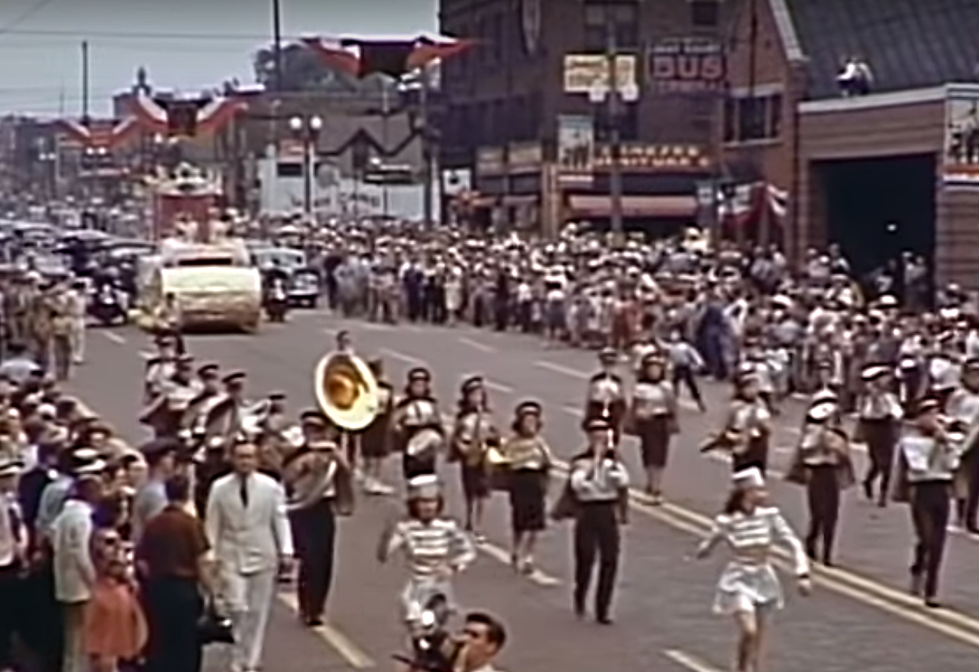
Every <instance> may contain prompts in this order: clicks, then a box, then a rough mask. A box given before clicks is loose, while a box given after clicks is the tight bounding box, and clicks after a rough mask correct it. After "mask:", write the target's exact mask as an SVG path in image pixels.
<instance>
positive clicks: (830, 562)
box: [823, 555, 834, 567]
mask: <svg viewBox="0 0 979 672" xmlns="http://www.w3.org/2000/svg"><path fill="white" fill-rule="evenodd" d="M833 564H834V563H833V558H831V557H830V556H828V555H824V556H823V567H832V566H833Z"/></svg>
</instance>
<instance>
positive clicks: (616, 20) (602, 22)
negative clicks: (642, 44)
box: [584, 0, 639, 51]
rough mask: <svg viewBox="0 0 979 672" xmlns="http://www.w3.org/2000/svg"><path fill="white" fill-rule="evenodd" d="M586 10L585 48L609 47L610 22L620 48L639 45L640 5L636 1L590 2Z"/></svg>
mask: <svg viewBox="0 0 979 672" xmlns="http://www.w3.org/2000/svg"><path fill="white" fill-rule="evenodd" d="M584 12H585V20H584V24H585V50H587V51H605V50H606V49H607V48H608V38H609V27H610V26H609V24H610V23H611V27H612V29H613V31H614V33H615V46H616V48H618V49H637V48H638V47H639V6H638V4H637V3H636V2H635V1H631V2H630V1H628V0H621V1H619V2H602V3H598V2H588V1H587V0H586V2H585V5H584Z"/></svg>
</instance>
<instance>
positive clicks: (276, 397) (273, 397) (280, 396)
mask: <svg viewBox="0 0 979 672" xmlns="http://www.w3.org/2000/svg"><path fill="white" fill-rule="evenodd" d="M288 398H289V395H287V394H286V393H285V392H280V391H275V392H270V393H269V401H285V400H286V399H288Z"/></svg>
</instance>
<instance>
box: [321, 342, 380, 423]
mask: <svg viewBox="0 0 979 672" xmlns="http://www.w3.org/2000/svg"><path fill="white" fill-rule="evenodd" d="M313 388H314V389H315V391H316V401H317V402H318V403H319V406H320V410H322V411H323V413H325V414H326V417H328V418H329V419H330V420H331V421H332V422H333V423H334V424H335V425H336V426H337V427H340V428H341V429H345V430H347V431H350V432H356V431H360V430H361V429H364V428H366V427H367V426H368V425H370V424H371V422H373V421H374V418H375V417H377V414H378V411H379V410H380V394H379V392H378V388H377V378H375V377H374V374H373V373H372V372H371V370H370V369H369V368H368V366H367V364H366V363H364V360H362V359H360V358H359V357H357V356H355V355H348V354H345V353H342V352H334V353H331V354H329V355H326V356H325V357H323V359H321V360H320V361H319V364H317V365H316V373H315V375H314V377H313Z"/></svg>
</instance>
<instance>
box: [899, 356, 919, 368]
mask: <svg viewBox="0 0 979 672" xmlns="http://www.w3.org/2000/svg"><path fill="white" fill-rule="evenodd" d="M898 366H899V367H901V368H902V369H905V370H906V369H913V368H915V367H917V366H918V362H917V361H916V360H915V359H914V358H912V357H905V358H903V359H902V360H901V361H900V362H898Z"/></svg>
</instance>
